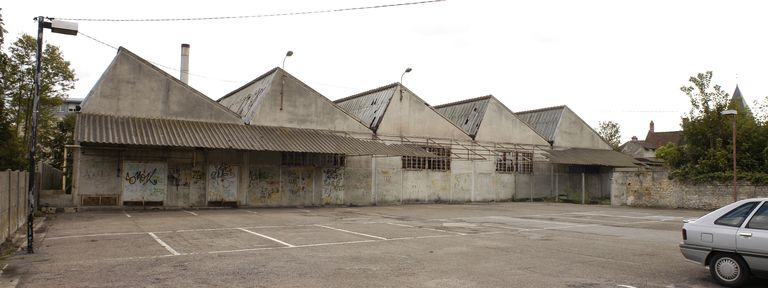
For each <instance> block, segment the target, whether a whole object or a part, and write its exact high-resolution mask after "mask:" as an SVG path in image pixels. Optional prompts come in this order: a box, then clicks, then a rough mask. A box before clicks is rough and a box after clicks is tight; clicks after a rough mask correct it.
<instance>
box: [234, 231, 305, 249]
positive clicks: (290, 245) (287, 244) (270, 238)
mask: <svg viewBox="0 0 768 288" xmlns="http://www.w3.org/2000/svg"><path fill="white" fill-rule="evenodd" d="M237 230H240V231H243V232H246V233H251V234H253V235H256V236H259V237H262V238H265V239H269V240H272V241H275V242H277V243H280V244H283V245H285V246H287V247H296V246H295V245H292V244H289V243H285V242H283V241H280V240H278V239H275V238H272V237H269V236H267V235H264V234H260V233H256V232H253V231H251V230H248V229H245V228H237Z"/></svg>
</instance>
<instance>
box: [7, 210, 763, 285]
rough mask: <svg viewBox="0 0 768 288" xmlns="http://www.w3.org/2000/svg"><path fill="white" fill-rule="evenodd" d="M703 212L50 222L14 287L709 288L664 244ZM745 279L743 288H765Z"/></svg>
mask: <svg viewBox="0 0 768 288" xmlns="http://www.w3.org/2000/svg"><path fill="white" fill-rule="evenodd" d="M705 213H706V212H705V211H691V210H656V209H638V208H627V207H609V206H594V205H587V206H582V205H573V204H552V203H494V204H468V205H437V204H435V205H406V206H384V207H350V208H307V209H298V208H284V209H210V210H175V211H131V210H125V211H122V210H114V211H87V212H78V213H59V214H55V216H54V217H53V218H52V219H49V220H48V221H46V222H45V225H44V227H43V228H42V229H41V231H40V233H38V235H37V236H38V237H37V239H38V240H37V241H36V246H37V250H36V253H35V254H32V255H26V254H17V255H15V256H12V257H10V258H7V259H5V260H4V261H2V263H1V264H0V265H2V267H0V268H3V269H2V275H0V280H2V283H3V284H4V285H6V286H19V287H54V286H58V287H104V286H112V287H179V286H188V287H205V286H228V287H233V286H234V287H440V288H446V287H624V288H627V287H718V286H717V285H716V284H714V282H713V281H712V280H711V279H710V277H709V272H708V271H707V270H706V269H705V268H704V267H702V266H699V265H696V264H694V263H691V262H687V261H685V260H684V259H683V258H682V256H681V255H680V252H679V249H678V247H677V245H678V243H679V242H680V227H681V225H682V220H683V219H687V218H695V217H698V216H701V215H703V214H705ZM766 283H768V282H766V281H762V280H757V281H754V282H753V283H752V286H753V287H766Z"/></svg>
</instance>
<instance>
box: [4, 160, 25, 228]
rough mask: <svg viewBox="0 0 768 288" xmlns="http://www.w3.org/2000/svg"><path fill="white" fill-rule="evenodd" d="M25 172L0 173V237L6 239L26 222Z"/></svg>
mask: <svg viewBox="0 0 768 288" xmlns="http://www.w3.org/2000/svg"><path fill="white" fill-rule="evenodd" d="M28 177H29V173H27V172H26V171H11V170H6V171H0V236H2V239H7V238H8V237H10V236H12V235H13V234H14V233H16V230H17V229H18V228H19V227H22V226H24V224H26V223H27V222H26V220H27V207H28V205H27V182H28V179H29V178H28Z"/></svg>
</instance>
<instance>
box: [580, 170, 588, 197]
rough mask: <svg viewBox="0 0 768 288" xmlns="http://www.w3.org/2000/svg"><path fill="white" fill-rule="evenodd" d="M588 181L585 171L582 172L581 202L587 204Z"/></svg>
mask: <svg viewBox="0 0 768 288" xmlns="http://www.w3.org/2000/svg"><path fill="white" fill-rule="evenodd" d="M586 195H587V190H586V181H585V180H584V172H581V204H582V205H584V204H586Z"/></svg>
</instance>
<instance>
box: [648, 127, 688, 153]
mask: <svg viewBox="0 0 768 288" xmlns="http://www.w3.org/2000/svg"><path fill="white" fill-rule="evenodd" d="M682 140H683V131H667V132H654V131H648V135H646V136H645V140H643V141H642V142H644V146H643V147H646V148H650V149H656V148H659V147H661V146H664V145H667V143H672V144H675V145H680V142H682Z"/></svg>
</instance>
